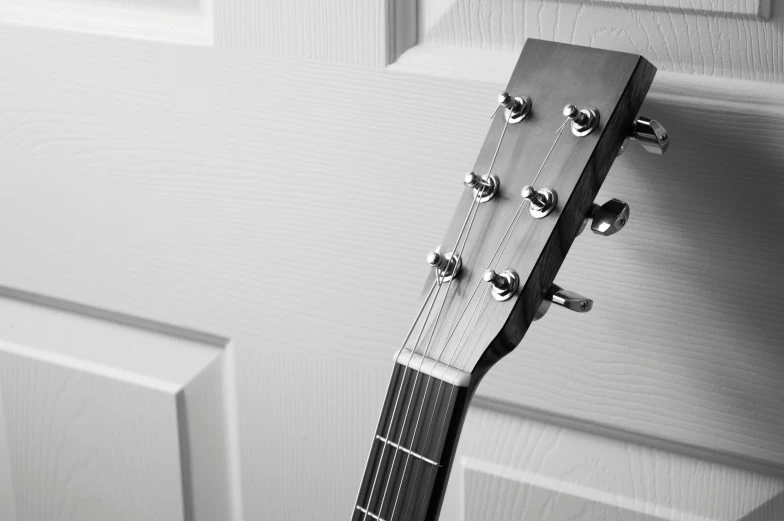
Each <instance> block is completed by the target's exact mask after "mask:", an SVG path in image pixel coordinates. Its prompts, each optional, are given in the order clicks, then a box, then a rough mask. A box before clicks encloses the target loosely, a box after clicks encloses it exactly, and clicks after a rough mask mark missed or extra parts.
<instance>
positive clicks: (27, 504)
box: [0, 350, 184, 521]
mask: <svg viewBox="0 0 784 521" xmlns="http://www.w3.org/2000/svg"><path fill="white" fill-rule="evenodd" d="M0 384H1V385H2V388H3V391H2V392H3V406H4V407H5V412H6V418H5V419H6V422H7V423H6V430H7V433H8V441H9V446H10V453H11V472H12V479H13V482H14V496H15V499H16V509H17V516H18V519H19V520H20V521H27V520H34V519H35V520H38V519H41V520H50V519H58V520H69V521H77V520H79V521H82V520H85V521H87V520H89V521H93V520H94V521H99V520H102V519H117V520H122V521H137V520H138V521H142V520H150V519H160V520H164V519H166V520H183V519H184V513H183V502H182V485H181V476H180V461H179V448H178V441H177V423H176V420H177V413H176V407H175V400H174V396H172V395H170V394H167V393H162V392H160V391H157V390H151V389H147V388H144V387H136V386H132V385H128V384H126V383H124V382H118V381H116V380H113V379H109V378H104V377H102V376H99V375H96V374H90V373H85V372H78V371H73V370H71V369H69V368H65V367H62V366H58V365H52V364H47V363H45V362H41V361H35V360H29V359H27V358H25V357H23V356H19V355H16V354H7V352H5V351H4V350H3V351H2V352H0Z"/></svg>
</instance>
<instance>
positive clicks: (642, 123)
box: [618, 117, 670, 156]
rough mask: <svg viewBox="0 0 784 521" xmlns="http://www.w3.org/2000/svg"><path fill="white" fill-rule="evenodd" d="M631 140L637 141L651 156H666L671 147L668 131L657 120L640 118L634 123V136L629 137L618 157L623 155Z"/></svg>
mask: <svg viewBox="0 0 784 521" xmlns="http://www.w3.org/2000/svg"><path fill="white" fill-rule="evenodd" d="M629 139H636V140H637V142H638V143H640V145H642V148H644V149H645V150H647V151H648V152H650V153H651V154H656V155H659V156H661V155H664V154H665V153H666V152H667V148H668V147H669V146H670V137H669V135H667V130H665V128H664V127H663V126H662V125H661V123H659V122H658V121H656V120H655V119H649V118H644V117H639V118H637V119H636V120H635V121H634V126H633V127H632V135H631V136H629V137H627V138H626V139H625V140H624V141H623V145H621V149H620V150H619V151H618V155H619V156H620V155H621V154H623V152H624V150H626V147H627V146H628V144H629Z"/></svg>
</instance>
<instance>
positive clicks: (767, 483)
mask: <svg viewBox="0 0 784 521" xmlns="http://www.w3.org/2000/svg"><path fill="white" fill-rule="evenodd" d="M457 461H458V463H457V464H456V467H460V466H462V472H460V473H458V474H459V475H456V476H455V482H454V485H453V486H452V487H451V488H450V489H449V496H448V498H447V503H448V504H450V505H452V507H453V508H454V509H455V511H453V512H452V515H453V516H455V517H450V519H464V520H465V521H540V520H542V519H547V520H548V521H569V520H574V519H602V520H607V521H627V520H628V521H676V520H677V521H682V520H689V521H707V520H711V521H776V520H778V519H781V518H782V517H784V480H783V479H781V478H773V477H769V476H765V475H763V474H758V473H753V472H748V471H743V470H738V469H736V468H732V467H728V466H723V465H719V464H715V463H711V462H706V461H704V460H699V459H696V458H691V457H688V456H678V455H675V454H672V453H670V452H665V451H661V450H656V449H651V448H648V447H644V446H640V445H636V444H633V443H624V442H618V441H613V440H609V439H606V438H602V437H599V436H593V435H589V434H585V433H581V432H579V431H575V430H571V429H565V428H559V427H555V426H552V425H548V424H545V423H539V422H536V421H532V420H529V419H526V418H520V417H514V416H511V417H510V416H508V415H505V414H501V413H497V412H494V411H489V410H486V409H481V408H473V409H472V410H471V411H470V412H469V415H468V418H467V419H466V424H465V429H464V436H463V441H462V443H461V445H460V448H459V455H458V458H457ZM458 510H459V512H457V511H458ZM457 515H459V517H457Z"/></svg>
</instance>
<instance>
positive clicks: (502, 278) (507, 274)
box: [482, 270, 520, 302]
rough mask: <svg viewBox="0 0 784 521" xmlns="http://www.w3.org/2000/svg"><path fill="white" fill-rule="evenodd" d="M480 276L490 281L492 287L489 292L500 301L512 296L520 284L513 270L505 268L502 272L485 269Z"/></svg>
mask: <svg viewBox="0 0 784 521" xmlns="http://www.w3.org/2000/svg"><path fill="white" fill-rule="evenodd" d="M482 278H483V279H484V281H485V282H488V283H490V286H491V288H492V289H491V290H490V294H491V295H493V298H494V299H496V300H498V301H501V302H503V301H504V300H509V299H510V298H512V295H514V294H515V292H516V291H517V288H518V287H519V286H520V277H519V276H518V275H517V273H515V272H514V271H513V270H505V271H503V272H502V273H496V272H495V270H487V271H486V272H485V274H484V275H483V276H482Z"/></svg>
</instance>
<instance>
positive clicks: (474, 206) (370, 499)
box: [362, 126, 506, 521]
mask: <svg viewBox="0 0 784 521" xmlns="http://www.w3.org/2000/svg"><path fill="white" fill-rule="evenodd" d="M505 132H506V126H504V132H503V133H502V134H501V139H503V134H504V133H505ZM478 209H479V193H477V195H476V197H475V198H474V199H473V200H472V201H471V207H470V208H469V210H468V215H466V218H465V220H464V221H463V226H462V228H461V229H460V232H459V233H458V237H457V241H456V243H455V247H454V248H453V249H452V251H453V252H457V250H458V246H459V245H460V240H461V239H462V237H463V232H464V231H465V228H466V224H467V223H468V221H469V219H471V220H472V222H473V219H472V214H473V216H474V217H475V216H476V213H477V212H476V211H478ZM475 210H476V211H475ZM464 245H465V243H464ZM455 266H456V265H455ZM434 269H435V273H436V283H437V284H438V289H437V290H436V295H435V297H434V298H433V300H432V302H431V303H430V308H429V309H428V312H427V314H426V315H425V319H424V321H423V324H422V329H421V330H420V331H419V335H418V336H417V339H416V340H415V341H414V346H413V349H412V353H416V348H417V346H418V345H419V341H420V339H421V338H422V334H423V333H424V331H425V328H426V326H427V321H428V319H429V318H430V313H431V312H432V311H433V307H434V305H435V303H436V301H437V300H438V295H439V293H440V292H441V287H442V286H443V281H444V278H446V277H447V273H446V271H444V273H443V274H442V275H441V276H440V277H439V274H438V269H437V268H434ZM453 269H454V266H453ZM450 274H451V273H450ZM450 283H451V280H450ZM420 315H421V313H420ZM415 326H416V321H415V322H414V326H412V329H411V331H413V329H414V328H415ZM411 331H409V335H408V336H407V337H406V340H404V342H403V345H402V346H401V348H400V351H399V352H398V355H397V357H396V358H395V364H397V363H399V361H400V356H401V355H402V354H403V349H404V348H405V344H406V343H407V342H408V339H409V337H410V333H411ZM422 363H424V359H423V361H422ZM421 368H422V364H420V366H419V368H418V369H414V368H412V367H409V366H406V367H405V369H404V370H403V376H402V378H401V381H400V387H399V388H398V391H397V396H396V397H395V404H394V405H393V407H392V414H391V416H390V419H389V426H388V428H387V432H386V434H385V435H384V438H385V439H386V440H389V439H390V437H389V434H390V432H391V431H392V426H393V423H394V419H395V412H396V411H397V405H398V403H399V401H400V394H401V392H402V390H403V388H404V387H405V383H406V378H407V377H408V376H409V374H410V373H409V369H412V370H414V371H415V372H416V373H417V378H418V377H419V373H420V369H421ZM414 385H416V379H415V380H414ZM403 425H405V418H404V421H403ZM386 447H387V444H386V443H384V444H383V445H382V448H381V454H380V456H379V460H378V467H377V468H376V472H375V475H374V477H373V483H372V485H371V488H370V493H369V494H368V498H367V501H368V504H367V508H366V509H365V513H364V516H363V518H362V520H363V521H366V520H367V516H368V513H369V512H370V507H371V504H372V502H373V492H374V491H375V488H376V482H377V480H378V474H379V472H380V471H381V465H382V464H383V461H384V453H385V451H386ZM394 449H395V456H394V457H396V456H397V447H395V448H394ZM394 457H393V462H392V464H393V465H394ZM391 471H392V468H391V465H390V473H391ZM390 477H391V475H390ZM383 506H384V498H383V497H382V499H381V503H380V506H379V511H380V510H382V509H383Z"/></svg>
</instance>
